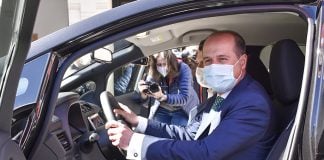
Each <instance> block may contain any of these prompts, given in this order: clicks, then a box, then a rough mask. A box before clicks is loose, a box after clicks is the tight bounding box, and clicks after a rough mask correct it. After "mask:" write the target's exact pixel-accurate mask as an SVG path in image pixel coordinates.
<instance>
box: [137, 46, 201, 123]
mask: <svg viewBox="0 0 324 160" xmlns="http://www.w3.org/2000/svg"><path fill="white" fill-rule="evenodd" d="M155 84H158V85H155ZM138 87H139V91H140V93H141V98H142V99H145V100H146V99H149V98H150V99H151V103H150V104H151V105H150V106H151V107H150V114H149V118H153V119H155V120H158V121H161V122H164V123H167V124H175V125H182V126H185V125H186V124H187V121H188V113H189V111H190V110H191V109H192V108H193V107H195V106H196V105H198V104H199V99H198V96H197V93H196V92H195V90H194V88H193V80H192V74H191V69H190V68H189V66H188V65H187V64H185V63H183V62H178V61H177V58H176V56H175V55H174V54H173V53H171V51H164V52H160V53H157V54H155V55H153V56H151V60H150V68H149V73H148V76H147V78H146V81H143V80H142V81H140V82H139V85H138Z"/></svg>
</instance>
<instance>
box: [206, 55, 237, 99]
mask: <svg viewBox="0 0 324 160" xmlns="http://www.w3.org/2000/svg"><path fill="white" fill-rule="evenodd" d="M238 61H239V60H237V62H238ZM237 62H236V63H235V64H234V65H230V64H211V65H208V66H205V67H204V79H205V82H206V84H207V85H208V86H210V87H211V88H212V89H213V90H214V91H215V92H216V93H219V94H222V93H225V92H228V91H230V90H232V89H233V88H234V86H235V83H236V81H237V79H236V78H235V77H234V66H235V65H236V64H237ZM241 74H242V70H241ZM241 74H240V76H241ZM240 76H239V77H240Z"/></svg>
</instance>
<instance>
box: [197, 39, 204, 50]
mask: <svg viewBox="0 0 324 160" xmlns="http://www.w3.org/2000/svg"><path fill="white" fill-rule="evenodd" d="M205 40H206V39H204V40H202V41H200V43H199V46H198V50H199V51H202V50H203V46H204V43H205Z"/></svg>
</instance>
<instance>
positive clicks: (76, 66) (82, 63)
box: [64, 53, 93, 78]
mask: <svg viewBox="0 0 324 160" xmlns="http://www.w3.org/2000/svg"><path fill="white" fill-rule="evenodd" d="M91 63H93V62H92V60H91V53H88V54H86V55H84V56H82V57H81V58H79V59H77V60H76V61H74V63H72V64H71V65H70V67H69V68H68V69H67V71H66V72H65V74H64V78H65V77H68V76H70V75H72V74H73V73H75V72H77V71H79V70H81V69H83V68H85V67H87V66H89V65H90V64H91Z"/></svg>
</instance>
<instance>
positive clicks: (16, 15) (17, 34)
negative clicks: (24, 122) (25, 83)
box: [0, 0, 39, 159]
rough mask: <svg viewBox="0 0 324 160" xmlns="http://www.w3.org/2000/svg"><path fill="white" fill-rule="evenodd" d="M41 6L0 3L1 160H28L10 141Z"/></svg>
mask: <svg viewBox="0 0 324 160" xmlns="http://www.w3.org/2000/svg"><path fill="white" fill-rule="evenodd" d="M38 5H39V0H0V35H1V36H0V57H1V58H0V78H1V79H0V130H1V131H0V159H25V158H24V155H23V153H22V151H21V149H20V148H19V147H18V145H17V144H16V143H15V142H13V141H12V140H11V133H10V132H11V120H12V112H13V104H14V100H15V93H16V90H17V85H18V80H19V76H20V73H21V70H22V67H23V65H24V61H25V58H26V55H27V51H28V49H29V47H30V41H31V35H32V30H33V27H34V21H35V17H36V13H37V9H38Z"/></svg>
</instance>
